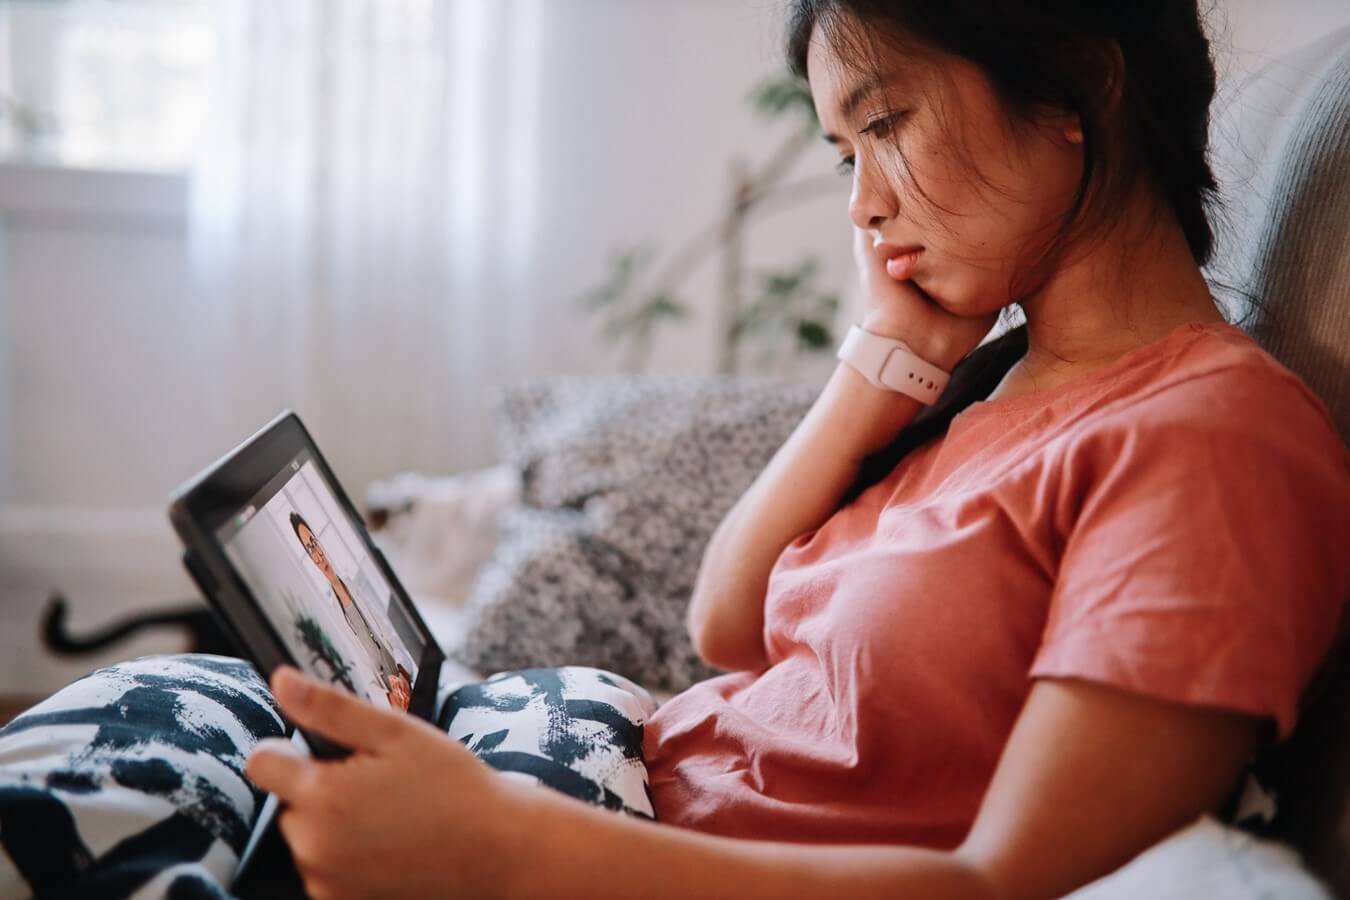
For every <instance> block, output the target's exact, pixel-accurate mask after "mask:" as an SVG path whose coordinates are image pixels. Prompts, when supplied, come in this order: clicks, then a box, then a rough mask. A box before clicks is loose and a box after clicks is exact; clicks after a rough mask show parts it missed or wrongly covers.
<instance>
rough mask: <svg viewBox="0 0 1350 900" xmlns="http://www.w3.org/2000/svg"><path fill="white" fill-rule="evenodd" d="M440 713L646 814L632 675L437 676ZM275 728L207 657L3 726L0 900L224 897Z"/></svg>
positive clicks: (494, 745)
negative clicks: (253, 758) (249, 772)
mask: <svg viewBox="0 0 1350 900" xmlns="http://www.w3.org/2000/svg"><path fill="white" fill-rule="evenodd" d="M438 708H439V715H438V717H437V719H438V722H439V723H440V724H441V726H442V727H444V728H445V729H446V730H447V731H448V732H449V734H450V736H451V737H453V738H455V739H457V740H460V741H461V742H463V743H464V744H465V745H466V746H468V747H469V749H471V750H472V751H473V752H474V753H476V754H477V755H478V756H480V757H481V758H482V759H483V760H484V761H485V762H487V763H488V764H489V765H491V766H493V767H494V768H497V769H499V770H501V771H503V772H504V773H508V775H509V777H523V778H529V779H532V780H535V781H538V782H540V783H542V784H545V785H548V786H549V787H552V788H555V789H557V790H560V791H562V792H564V793H566V794H569V795H571V796H574V797H576V798H578V799H581V800H584V801H586V802H590V803H594V804H597V805H599V806H603V807H606V808H609V809H614V810H618V811H623V812H626V813H629V814H632V815H638V816H643V817H652V816H653V810H652V805H651V800H650V796H649V794H648V791H647V775H646V769H645V767H644V766H643V763H642V727H643V723H644V722H645V721H646V719H647V718H648V717H649V716H650V715H651V714H652V712H654V711H655V708H656V704H655V703H654V702H653V700H652V698H651V697H650V695H648V694H647V692H646V691H645V690H643V689H642V688H641V687H639V686H638V685H636V684H634V683H633V682H631V681H628V680H627V679H624V678H622V677H620V676H618V675H613V674H611V673H608V672H604V671H601V670H598V669H591V668H585V667H564V668H558V669H532V670H527V671H520V672H505V673H500V674H498V675H495V676H493V677H492V678H490V679H488V680H486V681H483V682H478V683H472V684H459V685H444V686H443V689H442V694H441V698H440V701H439V703H438ZM282 734H283V723H282V720H281V718H280V716H279V714H278V712H277V709H276V706H275V704H274V703H273V702H272V698H271V695H270V694H269V693H268V691H267V688H266V685H264V683H263V682H262V679H261V678H259V676H258V674H257V672H256V671H255V670H254V668H253V667H252V666H251V665H249V664H248V663H245V662H243V661H241V660H237V659H230V658H226V657H219V656H205V655H184V656H164V657H147V658H144V659H139V660H134V661H132V662H128V663H122V664H120V665H116V666H110V667H108V668H104V669H99V670H97V671H95V672H93V673H91V674H89V675H87V676H85V677H84V678H81V679H80V680H78V681H76V682H74V683H72V684H70V685H68V686H67V687H65V688H64V689H62V690H61V691H59V692H58V693H56V694H55V695H53V696H52V697H51V698H49V699H48V700H46V701H44V702H43V703H41V704H39V705H38V706H36V707H34V708H33V709H31V710H29V711H28V712H26V713H24V714H23V715H21V716H19V717H18V718H17V719H15V720H14V721H13V722H11V723H10V724H9V725H8V726H6V727H5V728H3V729H0V849H3V853H0V898H11V897H28V896H36V897H80V898H97V897H146V898H150V897H173V898H221V897H228V896H229V893H228V887H229V885H230V884H231V882H232V880H233V878H234V875H235V872H236V870H237V867H238V858H239V854H240V852H241V851H242V850H243V848H244V846H245V844H246V843H247V841H248V837H249V834H250V831H251V829H252V826H253V823H254V821H255V819H256V817H257V814H258V811H259V809H260V808H261V806H262V802H263V800H264V796H263V795H262V794H261V793H260V792H259V791H257V790H256V789H255V788H254V787H253V785H252V784H251V783H250V782H249V781H248V780H247V779H246V778H245V777H244V762H245V760H246V758H247V756H248V754H249V752H250V751H251V750H252V749H253V747H254V745H256V744H257V743H258V742H259V741H260V740H262V739H263V738H267V737H276V736H280V735H282Z"/></svg>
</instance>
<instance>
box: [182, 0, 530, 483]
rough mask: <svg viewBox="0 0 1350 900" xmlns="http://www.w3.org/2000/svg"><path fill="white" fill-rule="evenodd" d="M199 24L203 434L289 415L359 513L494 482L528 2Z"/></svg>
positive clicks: (249, 10) (271, 7) (509, 327)
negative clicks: (476, 471)
mask: <svg viewBox="0 0 1350 900" xmlns="http://www.w3.org/2000/svg"><path fill="white" fill-rule="evenodd" d="M215 9H216V12H217V15H218V17H219V18H218V21H217V23H216V24H217V27H216V29H215V30H216V33H217V34H218V35H219V39H218V46H217V53H216V54H215V59H216V77H215V90H214V92H213V99H212V101H211V109H210V110H209V112H208V119H209V121H210V122H211V126H210V133H209V136H208V138H207V140H206V141H205V145H204V151H203V154H202V156H201V159H200V163H199V165H198V166H197V167H196V170H195V173H194V179H193V204H192V214H191V231H190V233H191V243H190V252H191V260H192V266H191V271H192V273H193V283H192V294H193V296H192V297H191V298H190V301H191V303H192V321H193V323H194V329H193V331H194V338H193V340H194V341H196V342H197V346H196V347H195V350H196V353H197V360H198V362H199V364H200V365H202V366H209V367H211V368H213V369H215V370H216V371H215V373H214V377H213V378H212V379H211V380H210V381H209V383H210V385H211V386H210V387H209V388H207V389H205V393H204V396H203V397H202V398H201V405H202V408H203V410H204V415H208V414H209V415H213V416H224V417H226V418H227V419H228V421H229V427H230V428H231V429H232V430H233V431H234V433H237V434H239V435H244V434H247V433H248V432H249V430H250V429H252V428H255V427H257V426H258V425H259V424H261V423H262V422H264V421H266V419H267V418H269V417H270V416H271V415H272V414H273V413H274V412H276V411H277V410H279V409H280V408H281V407H282V406H283V405H289V406H291V407H292V408H294V409H296V410H297V411H298V412H299V413H300V414H301V416H302V418H303V419H304V420H305V421H306V423H307V424H308V425H309V426H310V428H311V430H312V431H314V432H315V435H316V437H317V438H318V440H319V442H320V445H321V446H322V447H323V448H324V449H325V451H326V453H327V455H328V456H329V459H330V462H332V463H333V464H334V467H335V468H336V470H337V472H338V474H339V475H340V476H341V477H342V478H343V479H344V481H346V482H347V483H348V485H349V487H350V488H351V489H352V490H353V492H354V493H358V494H359V492H360V491H361V490H362V489H363V487H364V485H365V484H366V483H368V482H369V481H370V480H372V479H375V478H378V477H383V476H386V475H388V474H390V473H391V471H394V470H398V469H414V470H420V471H428V472H444V471H450V470H454V469H462V468H468V467H471V466H475V465H482V464H486V463H488V462H490V461H491V458H492V435H491V433H490V430H489V429H487V428H486V427H484V426H483V423H484V419H483V418H482V415H481V408H482V401H483V392H484V386H485V385H490V384H493V383H499V382H501V381H508V380H511V378H512V376H513V373H514V372H516V371H518V370H520V368H521V363H522V362H523V361H524V360H525V359H526V357H527V351H528V349H529V347H530V346H531V343H532V337H531V319H532V316H531V314H530V313H531V308H530V301H529V298H528V291H527V290H526V285H525V284H524V282H523V281H522V280H521V279H523V278H524V274H523V273H524V272H525V267H524V266H522V265H518V264H517V263H518V262H519V261H521V260H528V259H530V258H531V254H532V253H533V251H534V248H535V246H536V244H537V236H536V233H535V231H536V216H535V204H536V202H537V200H536V197H537V184H536V181H537V179H538V171H539V159H538V156H537V154H538V152H539V149H538V147H539V142H538V140H537V134H536V130H537V119H538V107H539V103H538V95H539V84H540V77H541V73H540V65H539V46H540V35H539V32H540V27H541V23H540V16H541V12H542V10H541V0H285V2H277V0H222V2H220V3H218V4H216V6H215ZM461 423H463V424H461ZM467 423H473V424H472V425H469V424H467Z"/></svg>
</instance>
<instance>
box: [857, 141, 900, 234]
mask: <svg viewBox="0 0 1350 900" xmlns="http://www.w3.org/2000/svg"><path fill="white" fill-rule="evenodd" d="M898 212H899V203H898V202H897V200H896V194H895V190H894V189H893V188H892V187H891V185H890V184H889V183H888V182H887V181H886V178H885V176H884V174H883V173H882V172H880V171H879V170H878V167H877V165H876V162H875V161H871V160H864V159H863V158H862V154H859V156H858V159H857V160H856V162H855V163H854V170H853V189H852V191H851V192H850V193H849V198H848V216H849V218H850V219H852V220H853V224H854V225H856V226H858V227H859V228H861V229H863V230H868V229H876V228H880V227H881V226H882V225H884V224H885V223H886V222H888V221H889V220H891V219H893V218H895V216H896V214H897V213H898Z"/></svg>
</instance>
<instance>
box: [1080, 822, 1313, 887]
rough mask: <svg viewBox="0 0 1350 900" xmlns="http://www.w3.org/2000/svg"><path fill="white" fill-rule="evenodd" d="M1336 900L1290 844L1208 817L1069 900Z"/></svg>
mask: <svg viewBox="0 0 1350 900" xmlns="http://www.w3.org/2000/svg"><path fill="white" fill-rule="evenodd" d="M1268 897H1279V898H1280V900H1335V898H1334V897H1333V895H1332V894H1331V892H1330V891H1328V890H1327V889H1326V887H1325V886H1323V885H1322V883H1321V882H1320V881H1318V880H1317V878H1316V877H1315V876H1314V875H1313V874H1312V873H1311V872H1309V871H1308V870H1307V869H1306V868H1304V866H1303V862H1302V860H1301V859H1300V858H1299V855H1298V852H1297V851H1296V850H1295V849H1294V848H1293V847H1290V846H1288V845H1287V844H1282V843H1279V842H1276V841H1270V840H1263V839H1260V838H1257V837H1255V836H1253V835H1252V834H1251V833H1249V832H1246V831H1243V830H1242V829H1240V828H1232V827H1230V826H1227V825H1224V824H1223V823H1221V822H1220V821H1219V820H1218V819H1216V818H1214V817H1213V816H1211V815H1209V814H1205V815H1203V816H1201V817H1200V818H1199V819H1197V820H1196V821H1195V822H1193V823H1191V824H1190V825H1188V826H1186V827H1185V828H1181V829H1179V830H1177V831H1176V832H1174V833H1173V834H1172V835H1171V836H1170V837H1168V838H1167V839H1165V840H1163V841H1161V842H1160V843H1158V844H1155V845H1154V846H1152V847H1150V848H1149V849H1148V850H1145V851H1144V852H1143V853H1141V854H1139V855H1138V856H1136V857H1135V858H1134V859H1133V860H1131V861H1130V862H1128V863H1126V864H1125V865H1124V866H1122V867H1121V868H1119V869H1117V870H1116V871H1115V872H1112V873H1111V874H1110V875H1107V876H1106V877H1104V878H1099V879H1097V880H1096V881H1094V882H1092V883H1091V884H1089V885H1086V886H1084V887H1081V888H1079V889H1078V890H1076V891H1074V892H1073V893H1072V894H1069V895H1068V900H1141V898H1148V900H1195V898H1205V900H1258V898H1268Z"/></svg>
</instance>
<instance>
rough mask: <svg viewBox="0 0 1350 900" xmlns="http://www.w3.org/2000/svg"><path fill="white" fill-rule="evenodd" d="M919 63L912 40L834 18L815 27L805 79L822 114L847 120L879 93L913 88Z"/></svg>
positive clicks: (918, 55) (808, 46) (847, 20)
mask: <svg viewBox="0 0 1350 900" xmlns="http://www.w3.org/2000/svg"><path fill="white" fill-rule="evenodd" d="M919 63H920V54H919V53H918V52H917V50H916V48H914V47H913V46H912V45H911V44H909V43H908V42H905V41H902V40H901V39H899V38H898V37H896V36H893V35H890V36H882V35H881V34H880V33H879V32H878V31H877V30H876V29H867V28H862V27H860V26H858V25H857V24H855V23H853V22H852V21H851V20H849V19H834V20H830V21H823V22H822V23H820V24H818V25H817V26H816V27H815V28H814V29H813V31H812V34H811V40H810V42H809V43H808V44H807V55H806V75H807V79H808V81H809V83H810V85H811V93H812V95H813V96H814V98H815V101H816V108H817V110H818V112H819V113H820V115H821V116H822V117H831V116H835V115H838V116H842V117H844V118H847V117H849V116H851V115H852V114H853V113H854V112H855V111H856V109H857V107H858V106H859V105H860V104H861V103H862V102H864V101H865V100H866V99H867V98H868V97H870V96H871V95H873V94H875V93H877V92H879V91H885V90H887V89H890V88H893V87H896V86H912V85H913V84H914V82H915V81H916V79H917V78H918V75H919V70H920V65H919Z"/></svg>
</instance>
